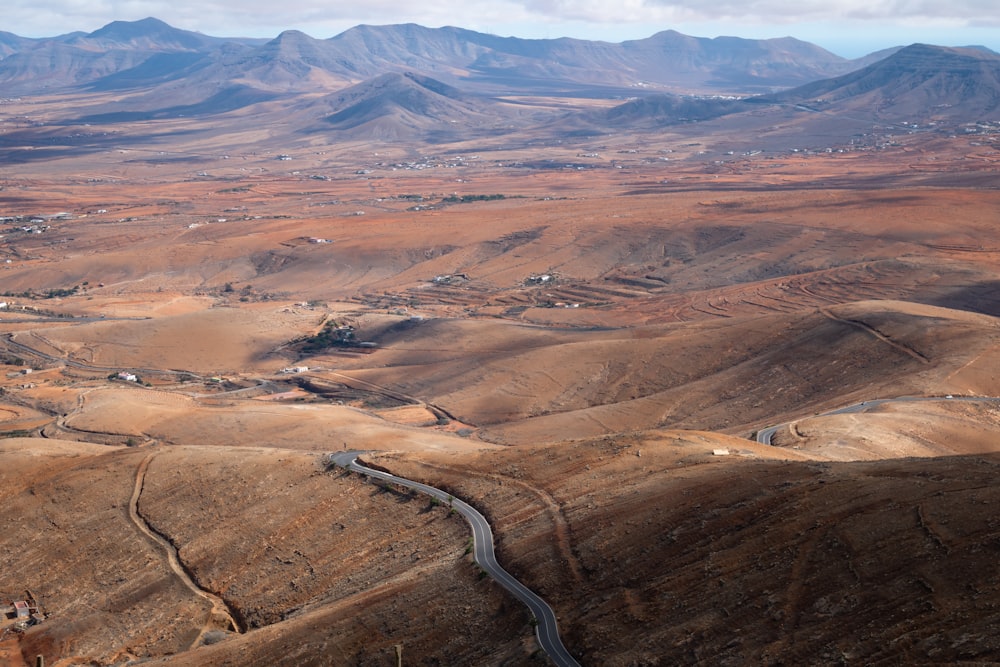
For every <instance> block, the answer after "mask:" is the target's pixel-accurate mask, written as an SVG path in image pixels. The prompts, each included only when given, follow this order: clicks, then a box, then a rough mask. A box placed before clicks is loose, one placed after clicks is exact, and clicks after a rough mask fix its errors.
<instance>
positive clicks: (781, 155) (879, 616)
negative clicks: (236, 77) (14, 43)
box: [0, 96, 1000, 666]
mask: <svg viewBox="0 0 1000 667" xmlns="http://www.w3.org/2000/svg"><path fill="white" fill-rule="evenodd" d="M85 102H86V100H82V99H80V98H74V97H71V96H67V97H57V96H53V97H50V98H25V99H24V100H12V101H8V102H7V103H5V105H4V106H3V115H4V117H5V119H6V120H5V121H4V124H3V126H2V127H0V130H2V131H3V132H4V133H5V134H6V135H7V136H8V137H21V136H22V135H23V134H24V133H25V132H26V131H27V129H26V128H30V126H31V125H30V123H32V122H34V123H40V124H44V125H45V128H46V129H39V130H37V132H38V133H39V134H36V135H35V139H34V141H33V143H31V144H30V145H29V144H27V143H26V144H25V146H24V147H23V150H20V149H17V148H16V147H14V148H12V147H11V145H10V143H9V142H8V144H6V146H7V150H9V151H11V152H10V153H9V154H10V155H12V156H14V157H16V158H17V159H16V160H14V161H12V162H11V163H9V164H7V165H4V166H2V167H0V187H2V190H0V202H2V206H3V207H4V210H3V211H0V215H3V216H10V217H12V218H13V217H15V216H24V217H25V218H26V219H31V218H36V220H37V221H35V222H30V221H29V222H23V221H22V220H21V219H20V218H19V219H18V222H17V223H16V224H15V222H14V221H13V220H12V221H11V222H9V223H6V227H7V228H6V230H5V232H4V237H3V238H2V239H0V253H2V256H0V259H2V260H3V261H4V262H5V263H4V264H0V289H2V291H3V292H4V293H5V294H6V295H7V296H4V297H2V299H3V300H5V301H6V304H7V305H6V307H5V308H4V309H3V310H0V327H2V333H3V336H2V339H0V340H2V344H3V347H4V348H5V350H4V361H5V362H6V364H7V365H5V366H4V368H3V369H2V370H3V372H4V375H3V380H2V381H3V395H2V396H0V419H2V422H0V428H2V430H3V431H4V432H5V433H6V434H7V435H9V436H13V437H10V438H8V439H4V440H0V482H2V483H0V499H2V502H3V507H4V511H3V512H2V513H0V550H2V553H3V570H2V572H0V594H2V595H3V596H4V597H5V598H11V599H13V598H19V597H20V596H24V595H25V594H26V593H25V592H26V591H28V592H30V594H31V596H32V597H33V599H35V600H36V601H37V602H38V603H39V606H40V608H41V609H42V610H43V612H42V613H43V615H44V620H43V621H42V622H40V623H38V624H37V625H34V626H32V627H30V628H28V629H27V630H25V631H23V632H14V631H13V630H11V629H9V628H6V627H5V629H4V630H2V631H0V632H2V633H3V634H2V635H0V660H6V661H7V662H8V663H9V664H11V665H20V664H22V663H23V664H29V663H30V661H32V660H33V659H34V656H36V655H44V656H46V659H47V660H48V663H47V664H55V665H70V664H127V663H130V662H131V663H138V662H144V661H148V662H149V663H150V664H170V665H278V664H280V665H293V664H294V665H322V664H345V665H346V664H352V665H353V664H358V665H393V664H396V660H397V659H398V656H399V655H400V654H401V655H402V661H403V664H441V665H457V664H468V665H480V664H483V665H485V664H491V665H493V664H496V665H499V664H504V665H519V664H546V660H547V659H546V657H545V655H544V654H543V653H541V652H540V651H539V649H538V646H537V644H536V641H535V638H534V635H533V629H532V621H531V618H530V615H529V614H528V613H527V611H526V610H525V609H524V608H522V607H521V606H520V605H519V604H518V603H517V602H516V601H515V600H514V599H513V598H512V597H510V596H508V595H507V594H506V593H505V592H504V591H503V590H501V589H500V588H499V587H498V585H497V584H496V583H494V582H493V581H492V580H491V579H490V578H489V577H483V576H481V573H480V572H479V570H478V569H477V567H476V566H475V565H474V564H473V562H472V560H471V557H470V556H469V552H468V543H469V532H468V528H467V526H466V525H465V524H464V522H462V520H461V519H460V517H458V516H455V515H454V514H453V513H450V512H449V511H448V508H447V507H445V506H441V505H435V504H433V503H430V502H429V501H428V499H427V498H426V497H422V496H419V495H415V494H410V493H408V492H403V491H400V490H398V489H393V488H385V487H383V486H380V485H376V484H371V483H367V482H366V480H365V479H363V478H362V477H360V476H357V475H352V474H349V473H347V472H344V471H342V470H338V469H328V467H327V465H326V464H327V459H326V454H328V453H329V452H333V451H338V450H343V449H358V450H365V451H367V452H368V453H367V454H365V455H364V456H363V459H364V460H365V461H368V462H370V463H372V464H375V465H377V466H379V467H382V468H385V469H387V470H390V471H392V472H394V473H397V474H400V475H404V476H408V477H410V478H413V479H418V480H421V481H424V482H427V483H430V484H434V485H436V486H439V487H441V488H444V489H446V490H447V491H448V492H450V493H453V494H454V495H455V496H456V497H460V498H463V499H465V500H467V501H468V502H470V503H471V504H473V505H475V506H477V507H478V508H479V509H480V510H481V511H482V512H483V513H484V514H486V515H487V517H488V518H490V520H491V522H492V523H493V524H494V530H495V531H496V534H497V538H498V555H499V558H500V560H501V563H502V564H503V565H504V566H505V567H506V568H507V569H509V570H510V571H511V572H512V573H514V574H516V575H517V576H518V577H519V578H521V579H522V580H523V581H524V582H525V583H527V584H528V585H529V586H531V587H532V588H533V589H535V590H536V591H538V592H539V593H540V594H541V595H542V596H543V597H544V598H546V599H547V600H548V601H549V602H550V603H551V604H552V605H553V607H554V609H555V611H556V613H557V615H558V617H559V621H560V628H561V630H562V633H563V638H564V641H565V643H566V645H567V647H568V648H569V649H570V650H571V652H572V653H573V654H574V655H575V656H577V658H578V659H579V660H580V662H581V663H583V664H586V665H623V666H624V665H656V664H662V665H667V664H691V663H702V664H719V665H725V664H728V665H738V664H807V663H811V664H819V663H823V664H900V663H907V664H918V663H935V664H942V663H967V664H989V663H992V662H995V661H997V659H998V658H997V656H998V655H1000V640H998V639H997V637H998V635H997V633H996V631H995V629H996V627H997V626H998V624H1000V611H998V609H1000V607H998V605H1000V581H998V579H997V575H996V567H995V563H996V557H997V554H998V549H1000V520H998V519H997V517H996V515H995V512H994V511H993V510H994V509H995V508H996V507H997V504H998V501H1000V490H998V487H997V485H996V484H995V480H996V476H997V473H998V468H1000V454H998V452H1000V445H998V444H997V443H998V442H1000V440H998V435H1000V405H998V403H997V402H995V401H991V400H988V397H997V396H1000V386H998V385H1000V380H998V373H997V371H998V365H1000V320H998V319H997V316H998V315H1000V292H998V290H997V289H996V287H997V285H998V284H1000V283H998V282H997V281H998V279H1000V278H998V277H1000V245H998V242H997V240H996V239H997V237H996V234H995V230H996V222H997V211H1000V190H997V189H996V187H995V186H996V184H997V182H998V180H997V179H998V171H997V170H998V167H1000V134H995V133H990V132H988V131H982V132H979V133H977V134H975V135H974V136H965V135H962V134H960V133H956V134H948V133H942V132H927V131H923V132H921V131H912V132H897V133H895V134H894V135H893V136H892V137H891V138H886V137H883V138H882V140H881V141H879V140H878V139H877V138H876V139H871V140H870V141H868V142H867V143H866V144H865V145H861V144H858V145H853V142H852V143H851V144H848V143H841V144H832V145H831V150H829V151H827V150H825V148H824V147H822V146H820V147H819V148H813V149H812V150H803V151H798V150H796V151H792V150H782V151H778V150H777V149H774V150H756V149H755V146H757V145H758V144H759V143H760V142H761V141H762V139H761V137H766V136H767V132H764V131H762V129H761V128H762V127H767V128H775V127H777V125H779V124H780V125H781V126H782V130H781V132H778V131H777V130H774V133H775V134H776V135H777V134H780V135H781V136H782V137H785V138H787V137H789V136H796V133H797V132H799V130H800V126H799V125H797V123H799V122H800V121H799V120H797V118H798V117H797V116H795V117H793V116H789V117H788V118H785V119H783V120H782V119H776V118H774V117H768V118H765V119H757V118H746V119H744V120H743V121H741V122H742V124H736V125H731V126H727V127H725V128H722V127H721V126H720V127H715V126H711V125H703V126H702V125H699V126H679V127H675V128H667V129H663V130H661V131H657V132H636V133H634V134H633V133H627V132H623V133H618V134H605V135H596V136H592V135H588V136H576V137H573V138H567V137H564V138H561V139H559V140H551V139H549V138H547V135H545V134H543V133H538V134H537V135H531V136H525V135H523V134H522V135H521V139H520V140H519V141H513V140H511V139H510V137H500V138H495V139H483V138H479V139H476V140H475V141H471V140H470V141H467V142H451V143H437V144H433V145H429V144H426V143H421V144H413V145H408V144H407V143H406V142H405V141H400V140H398V138H394V140H393V141H377V140H372V139H370V138H369V139H363V140H362V139H358V140H354V141H350V140H343V141H329V140H326V139H324V137H323V136H322V135H320V134H312V135H301V136H300V135H296V134H295V133H293V132H291V131H288V132H285V131H283V130H282V128H281V126H280V124H277V123H276V122H274V118H275V116H274V112H273V110H268V109H265V111H264V114H265V115H263V116H260V117H257V116H254V115H253V114H251V113H249V112H247V113H238V112H235V113H233V114H229V115H227V116H226V117H225V118H223V119H221V120H215V121H205V122H202V123H200V124H198V125H194V121H189V120H184V119H181V120H176V121H169V120H161V121H142V122H139V121H137V122H135V123H131V124H130V123H122V124H119V125H117V126H116V130H115V132H116V133H117V134H116V135H115V136H113V137H110V138H108V139H107V141H106V143H105V145H103V147H102V149H101V150H93V149H90V150H86V151H82V150H81V151H76V150H74V149H73V148H72V142H71V141H68V139H67V137H70V136H71V135H72V133H73V132H90V131H91V130H88V129H86V128H84V127H82V126H80V127H68V126H66V127H62V128H60V129H57V130H51V129H50V128H52V127H54V126H56V123H54V122H53V121H55V120H58V119H59V118H62V117H65V116H66V115H67V114H68V110H69V109H71V108H73V107H74V106H75V105H80V104H84V103H85ZM533 104H542V102H540V101H538V100H535V101H534V102H533ZM544 104H546V105H550V106H553V107H558V106H560V105H567V106H569V105H580V104H581V102H580V101H579V100H559V99H555V98H552V99H548V100H545V101H544ZM588 104H592V105H595V106H597V105H598V103H596V102H595V103H588ZM265 120H266V122H265ZM50 131H51V132H55V133H56V134H57V135H58V137H59V141H58V142H54V143H53V144H52V145H53V147H52V148H47V147H46V146H47V144H46V143H45V141H44V138H45V136H46V135H44V132H50ZM801 132H802V136H803V137H806V136H809V137H813V136H814V135H813V134H808V132H811V130H809V128H808V127H806V126H802V129H801ZM52 136H56V135H52ZM748 137H752V139H750V138H748ZM55 144H58V148H57V147H54V146H55ZM88 145H91V146H92V145H93V142H91V143H90V144H88ZM241 145H242V146H252V150H243V151H241V150H240V149H239V148H238V147H239V146H241ZM60 213H65V215H57V214H60ZM22 226H24V227H25V228H24V229H22V228H21V227H22ZM32 226H33V228H32ZM331 337H333V339H334V342H333V343H331V342H330V341H331ZM29 369H30V370H31V372H30V373H26V372H25V371H27V370H29ZM283 371H289V372H283ZM120 372H121V373H124V374H125V375H124V377H118V374H119V373H120ZM129 374H132V375H129ZM896 397H927V398H932V399H935V400H929V401H923V402H888V403H880V404H874V405H872V406H871V407H870V408H867V407H865V406H861V409H859V410H858V411H854V412H848V413H842V414H830V415H826V414H824V413H827V412H830V411H833V410H835V409H838V408H842V407H845V406H850V405H854V404H858V403H861V402H870V401H874V400H876V399H887V398H896ZM972 397H984V400H965V399H967V398H972ZM778 424H782V425H784V426H782V427H781V428H779V429H778V431H777V432H776V433H775V435H774V439H773V444H771V445H768V444H762V443H758V442H756V438H755V436H756V434H757V432H758V431H759V430H761V429H763V428H765V427H768V426H772V425H778ZM142 526H146V527H147V528H149V529H152V531H154V532H155V534H156V535H158V536H159V537H160V539H161V540H164V541H165V542H166V543H162V542H161V541H158V540H157V539H156V537H154V536H152V535H150V534H148V533H147V532H145V531H144V530H143V528H142ZM172 552H176V560H175V561H174V562H171V559H170V558H169V557H168V554H170V553H172ZM187 582H191V584H192V585H193V586H194V587H193V588H192V585H188V583H187ZM196 589H197V590H196ZM198 591H201V593H199V592H198Z"/></svg>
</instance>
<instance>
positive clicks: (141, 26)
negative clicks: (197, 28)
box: [81, 17, 217, 49]
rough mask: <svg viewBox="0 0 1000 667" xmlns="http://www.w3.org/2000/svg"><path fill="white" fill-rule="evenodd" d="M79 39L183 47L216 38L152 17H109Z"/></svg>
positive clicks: (196, 46) (132, 44)
mask: <svg viewBox="0 0 1000 667" xmlns="http://www.w3.org/2000/svg"><path fill="white" fill-rule="evenodd" d="M81 39H84V40H87V41H96V42H102V43H106V44H116V45H120V46H142V47H156V48H184V49H199V48H204V47H205V46H206V45H207V44H209V43H213V42H215V41H217V40H215V39H213V38H211V37H206V36H204V35H201V34H199V33H196V32H190V31H187V30H181V29H179V28H174V27H173V26H171V25H169V24H167V23H164V22H163V21H161V20H160V19H157V18H153V17H147V18H144V19H139V20H138V21H112V22H111V23H109V24H107V25H106V26H104V27H102V28H99V29H97V30H95V31H94V32H92V33H90V34H88V35H85V36H83V37H82V38H81Z"/></svg>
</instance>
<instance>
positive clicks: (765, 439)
mask: <svg viewBox="0 0 1000 667" xmlns="http://www.w3.org/2000/svg"><path fill="white" fill-rule="evenodd" d="M923 401H967V402H979V403H1000V398H996V397H993V396H951V395H948V396H900V397H899V398H876V399H873V400H871V401H862V402H860V403H855V404H854V405H848V406H847V407H845V408H837V409H836V410H830V411H829V412H824V413H822V414H817V415H812V416H813V417H829V416H830V415H846V414H851V413H853V412H865V411H867V410H869V409H870V408H874V407H876V406H879V405H882V404H884V403H920V402H923ZM790 423H791V422H788V423H785V424H778V425H777V426H768V427H767V428H762V429H760V430H759V431H757V442H759V443H761V444H764V445H770V444H772V443H771V440H772V439H773V438H774V434H775V433H776V432H777V431H778V429H780V428H783V427H785V426H788V424H790Z"/></svg>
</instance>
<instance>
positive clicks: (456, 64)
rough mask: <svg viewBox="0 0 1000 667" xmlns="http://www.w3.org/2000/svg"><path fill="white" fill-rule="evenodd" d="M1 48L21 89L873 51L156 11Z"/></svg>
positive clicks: (648, 69) (677, 66) (574, 70)
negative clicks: (274, 28)
mask: <svg viewBox="0 0 1000 667" xmlns="http://www.w3.org/2000/svg"><path fill="white" fill-rule="evenodd" d="M0 54H2V55H3V59H2V60H0V83H2V84H3V85H4V86H5V87H6V88H7V89H8V90H13V91H15V92H35V91H38V90H40V89H52V88H56V87H59V86H81V85H86V86H91V87H94V88H96V89H102V88H105V87H108V86H114V87H117V88H120V87H122V83H123V81H126V80H128V77H125V78H123V77H122V76H121V75H122V74H123V73H125V72H128V71H130V70H134V69H135V68H136V67H141V66H143V67H144V69H143V73H144V75H145V76H155V77H158V78H160V79H161V80H168V79H179V78H185V79H186V78H190V77H192V76H196V75H197V76H198V78H199V79H201V80H205V79H217V78H223V77H224V78H229V79H241V80H246V81H248V82H250V83H252V84H253V85H255V86H256V87H263V88H267V89H270V90H275V91H283V92H287V91H296V92H305V91H309V90H312V89H313V85H314V82H315V79H316V78H319V79H324V80H332V81H337V82H340V83H358V82H360V81H362V80H364V79H368V78H372V77H375V76H378V75H381V74H385V73H387V72H392V71H396V72H404V71H418V72H421V73H423V74H426V75H429V76H433V77H435V78H438V79H441V80H444V81H446V82H448V83H451V84H454V83H456V82H459V81H462V82H464V83H466V84H467V85H468V86H469V87H471V88H473V89H476V90H478V91H492V92H510V91H511V90H522V89H529V90H530V89H534V90H539V89H546V88H548V89H552V90H554V91H565V90H566V89H567V88H572V87H573V86H574V85H576V86H578V87H588V88H590V87H595V88H605V89H615V88H622V89H624V90H626V91H627V90H632V91H633V92H634V91H639V90H643V89H649V88H653V89H661V90H669V89H675V90H683V91H688V92H689V91H701V92H708V91H725V92H741V93H750V92H754V93H760V92H770V91H773V90H776V89H783V88H787V87H790V86H795V85H800V84H804V83H808V82H810V81H815V80H817V79H820V78H826V77H830V76H836V75H839V74H844V73H846V72H848V71H851V70H854V69H857V68H858V67H860V66H863V65H865V64H868V60H869V59H867V58H862V59H859V60H847V59H844V58H841V57H839V56H836V55H834V54H832V53H830V52H828V51H826V50H824V49H822V48H820V47H818V46H815V45H813V44H810V43H807V42H803V41H799V40H796V39H793V38H782V39H766V40H754V39H740V38H736V37H719V38H715V39H706V38H699V37H689V36H686V35H682V34H681V33H678V32H676V31H673V30H668V31H665V32H660V33H657V34H655V35H653V36H652V37H649V38H647V39H642V40H634V41H626V42H622V43H618V44H613V43H609V42H596V41H587V40H579V39H570V38H563V39H519V38H515V37H497V36H494V35H487V34H482V33H477V32H473V31H470V30H463V29H460V28H453V27H445V28H425V27H422V26H418V25H413V24H406V25H390V26H369V25H361V26H357V27H355V28H351V29H350V30H347V31H346V32H344V33H341V34H340V35H337V36H335V37H332V38H330V39H314V38H312V37H309V36H308V35H306V34H304V33H302V32H298V31H285V32H282V33H281V34H280V35H278V36H277V37H275V38H274V39H272V40H269V41H264V40H250V39H223V38H216V37H208V36H205V35H202V34H200V33H196V32H190V31H186V30H180V29H177V28H173V27H171V26H169V25H167V24H166V23H164V22H162V21H160V20H158V19H154V18H147V19H143V20H141V21H133V22H127V21H115V22H113V23H110V24H108V25H107V26H105V27H103V28H101V29H99V30H96V31H94V32H92V33H89V34H83V33H71V34H69V35H62V36H58V37H53V38H47V39H28V38H22V37H18V36H16V35H11V34H9V33H4V34H0ZM108 77H111V80H110V81H108ZM132 79H133V80H134V79H135V77H132Z"/></svg>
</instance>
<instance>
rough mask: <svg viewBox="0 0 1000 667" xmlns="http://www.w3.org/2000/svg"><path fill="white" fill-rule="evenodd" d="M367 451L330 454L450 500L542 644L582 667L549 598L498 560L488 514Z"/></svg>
mask: <svg viewBox="0 0 1000 667" xmlns="http://www.w3.org/2000/svg"><path fill="white" fill-rule="evenodd" d="M363 453H364V452H360V451H348V452H337V453H335V454H333V455H332V456H331V457H330V458H331V460H332V461H333V462H334V463H335V464H337V465H338V466H340V467H342V468H345V469H347V470H353V471H354V472H359V473H362V474H364V475H368V476H369V477H373V478H375V479H381V480H384V481H386V482H392V483H394V484H399V485H401V486H405V487H407V488H410V489H415V490H417V491H420V492H422V493H425V494H427V495H429V496H431V497H432V498H437V499H438V500H440V501H443V502H445V503H449V504H450V506H451V507H453V508H454V509H455V510H457V511H458V513H459V514H461V515H462V516H464V517H465V519H466V521H468V522H469V525H471V526H472V538H473V558H474V559H475V561H476V563H477V564H478V565H479V566H480V567H481V568H483V570H485V571H486V572H487V573H488V574H489V575H490V576H491V577H493V579H495V580H496V582H497V583H499V584H500V585H501V586H503V587H504V588H505V589H507V590H508V591H509V592H510V593H511V594H513V595H514V597H516V598H517V599H518V600H520V601H521V602H523V603H524V604H525V605H526V606H527V607H528V609H530V610H531V613H532V614H533V615H534V617H535V620H536V621H537V622H538V623H537V625H536V626H535V635H536V636H537V637H538V643H539V645H540V646H541V647H542V650H544V651H545V652H546V653H547V654H548V655H549V658H550V659H551V660H552V662H553V663H555V664H556V665H558V666H559V667H580V663H578V662H577V661H576V659H575V658H574V657H573V656H572V655H571V654H570V652H569V651H568V650H566V647H565V646H563V643H562V639H560V638H559V626H558V624H557V623H556V615H555V612H554V611H552V607H550V606H549V605H548V603H546V602H545V600H543V599H542V598H540V597H538V595H536V594H535V593H534V592H533V591H532V590H531V589H530V588H528V587H527V586H525V585H524V584H522V583H521V582H520V581H518V580H517V579H515V578H514V577H513V576H512V575H511V574H510V573H509V572H507V570H505V569H503V568H502V567H501V566H500V564H499V563H498V562H497V557H496V553H495V552H494V550H493V531H492V530H491V529H490V524H489V522H488V521H486V517H484V516H483V515H482V514H480V513H479V511H478V510H476V509H475V508H474V507H472V506H471V505H469V504H468V503H466V502H464V501H462V500H459V499H458V498H455V497H453V496H451V495H450V494H448V493H445V492H444V491H442V490H441V489H437V488H434V487H433V486H428V485H426V484H421V483H420V482H414V481H413V480H409V479H406V478H403V477H397V476H396V475H393V474H390V473H387V472H382V471H381V470H374V469H372V468H368V467H365V466H363V465H361V464H359V463H358V462H357V458H358V456H359V455H361V454H363Z"/></svg>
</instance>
